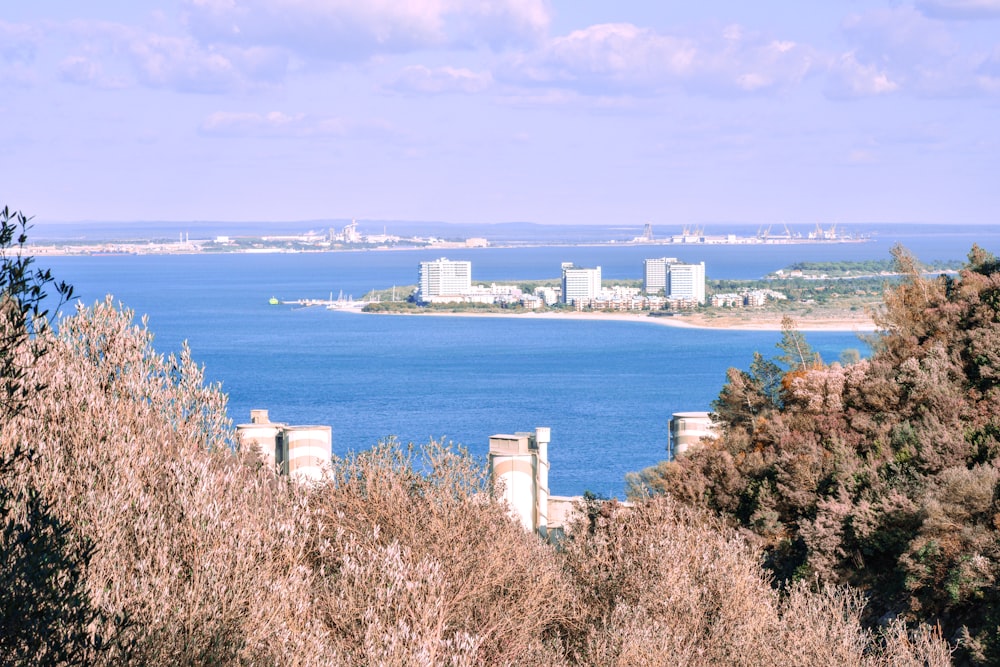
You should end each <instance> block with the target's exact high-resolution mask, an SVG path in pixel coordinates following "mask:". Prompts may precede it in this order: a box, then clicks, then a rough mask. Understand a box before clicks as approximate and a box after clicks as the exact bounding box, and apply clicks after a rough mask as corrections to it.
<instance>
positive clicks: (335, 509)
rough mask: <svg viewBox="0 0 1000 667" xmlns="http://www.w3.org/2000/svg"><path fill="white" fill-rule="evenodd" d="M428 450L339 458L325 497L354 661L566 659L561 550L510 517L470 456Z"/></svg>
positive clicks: (319, 514) (331, 604)
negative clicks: (561, 644)
mask: <svg viewBox="0 0 1000 667" xmlns="http://www.w3.org/2000/svg"><path fill="white" fill-rule="evenodd" d="M421 453H422V458H420V459H415V455H416V452H415V450H414V449H412V448H406V449H404V448H402V447H400V446H399V445H398V444H396V443H392V442H389V443H383V444H380V445H379V446H377V447H375V448H373V449H372V450H370V451H368V452H364V453H362V454H358V455H356V456H351V457H348V458H346V459H340V460H336V461H334V463H333V474H332V476H331V479H330V480H329V482H328V483H327V484H326V485H325V486H322V487H319V488H317V489H316V494H315V496H314V500H315V502H316V519H317V526H318V527H319V529H320V533H319V539H320V544H319V549H318V554H319V567H320V568H323V569H332V570H333V571H335V572H336V573H337V575H336V576H333V577H329V578H328V579H327V580H326V586H327V589H326V592H325V596H324V600H323V608H324V611H325V612H326V614H327V615H326V617H325V618H326V621H327V622H328V623H329V625H330V626H331V627H332V628H333V629H334V633H335V634H336V635H337V636H338V637H340V638H342V641H343V647H344V650H345V651H346V652H347V654H348V655H349V656H350V658H351V661H352V662H353V663H355V664H533V665H538V664H547V663H552V664H558V663H561V659H560V658H559V656H558V654H557V653H556V652H555V647H556V646H557V643H558V638H559V635H560V633H561V628H562V627H563V624H564V623H565V621H566V620H567V618H568V615H569V614H570V613H571V610H572V602H571V598H570V596H569V589H568V586H566V584H565V583H564V581H563V578H562V575H561V571H560V569H559V565H558V562H557V560H556V554H555V553H554V551H553V550H552V549H551V548H550V547H549V546H547V545H546V544H544V543H543V542H542V541H540V540H539V539H538V538H537V537H535V536H534V535H531V534H529V533H526V532H525V531H524V530H523V529H522V528H521V526H520V524H518V523H517V522H515V521H513V520H512V519H511V518H510V517H509V516H508V514H507V513H506V508H505V507H504V506H503V505H502V504H501V503H499V502H498V501H497V500H495V499H494V498H493V497H492V494H491V493H490V485H489V483H488V478H487V475H486V471H485V470H484V469H483V467H482V466H480V465H478V464H477V463H476V462H474V461H473V460H472V459H471V458H470V457H469V456H468V455H466V454H465V453H464V452H461V451H456V450H454V449H453V448H451V447H449V446H444V445H442V444H440V443H431V444H430V445H428V446H427V447H426V448H425V449H423V450H422V452H421ZM373 632H375V634H374V636H373ZM373 642H374V644H377V645H378V646H375V645H373ZM379 646H381V649H379ZM385 650H391V656H384V657H383V658H379V657H378V656H379V655H381V652H380V651H385ZM390 657H391V658H392V659H389V658H390Z"/></svg>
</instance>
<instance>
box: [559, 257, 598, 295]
mask: <svg viewBox="0 0 1000 667" xmlns="http://www.w3.org/2000/svg"><path fill="white" fill-rule="evenodd" d="M600 293H601V267H599V266H598V267H596V268H593V269H587V268H582V267H579V266H574V265H573V263H572V262H563V265H562V297H561V299H562V302H563V303H567V304H571V305H582V304H589V303H590V302H591V301H592V300H593V299H596V298H597V296H598V295H599V294H600Z"/></svg>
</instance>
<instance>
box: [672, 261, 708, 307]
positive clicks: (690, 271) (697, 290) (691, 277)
mask: <svg viewBox="0 0 1000 667" xmlns="http://www.w3.org/2000/svg"><path fill="white" fill-rule="evenodd" d="M667 283H668V284H667V296H668V297H670V299H671V300H674V299H679V300H689V301H696V302H698V303H705V262H701V263H699V264H680V263H677V264H671V265H670V273H669V275H668V280H667Z"/></svg>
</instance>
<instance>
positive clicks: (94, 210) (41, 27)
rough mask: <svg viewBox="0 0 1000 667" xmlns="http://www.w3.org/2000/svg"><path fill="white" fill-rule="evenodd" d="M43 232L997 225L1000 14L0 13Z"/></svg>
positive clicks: (208, 6)
mask: <svg viewBox="0 0 1000 667" xmlns="http://www.w3.org/2000/svg"><path fill="white" fill-rule="evenodd" d="M0 85H2V90H3V91H4V95H3V98H2V99H0V204H7V205H9V206H11V207H14V208H17V209H21V210H23V211H25V212H26V213H29V214H33V215H35V216H36V219H37V220H38V221H45V220H52V221H76V220H102V221H131V220H137V221H141V220H221V221H230V220H231V221H240V220H254V221H285V220H289V221H291V220H308V219H324V218H357V219H359V220H365V219H399V220H434V221H445V222H464V223H468V222H503V221H531V222H539V223H551V224H561V223H576V224H580V223H593V224H611V225H618V224H626V225H639V224H642V223H644V222H651V223H653V224H654V226H662V227H676V226H678V225H684V224H698V225H706V224H707V225H711V224H712V223H721V222H750V223H761V224H765V223H777V224H780V223H783V222H786V223H789V224H797V223H805V224H808V225H810V226H812V225H814V224H816V223H823V224H830V223H843V222H938V223H949V222H955V223H984V224H985V223H996V222H997V221H998V215H997V212H998V211H1000V0H915V1H911V2H904V1H893V2H875V1H864V0H833V1H830V0H824V1H822V2H821V1H818V0H806V1H804V2H803V1H799V2H792V1H791V0H788V1H778V0H758V1H757V2H746V1H745V0H739V1H736V0H732V1H722V0H706V1H705V2H699V3H694V2H684V3H681V2H666V1H663V0H660V1H656V2H653V1H645V2H622V3H613V2H608V1H607V0H600V1H598V0H552V1H551V2H546V1H545V0H364V1H359V0H178V1H174V2H167V1H156V0H151V1H148V2H125V1H123V0H116V1H112V0H103V1H102V0H90V1H89V2H86V3H81V2H76V1H72V2H71V1H69V0H63V1H55V0H53V1H45V0H42V1H40V2H20V3H4V7H3V9H0Z"/></svg>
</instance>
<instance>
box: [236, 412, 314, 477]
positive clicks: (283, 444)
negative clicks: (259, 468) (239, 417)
mask: <svg viewBox="0 0 1000 667" xmlns="http://www.w3.org/2000/svg"><path fill="white" fill-rule="evenodd" d="M236 433H237V435H238V436H239V437H240V439H241V440H242V441H243V442H244V443H245V444H246V445H248V446H253V447H256V448H257V449H258V450H259V451H260V454H261V457H262V458H263V459H264V461H265V463H266V464H267V465H269V466H271V468H272V469H274V470H277V471H278V472H280V473H281V474H284V475H291V476H292V477H295V478H297V479H299V480H317V479H319V478H321V477H322V476H323V469H324V468H329V466H330V456H331V453H332V451H331V450H332V444H333V432H332V430H331V429H330V427H329V426H289V425H288V424H283V423H279V422H272V421H270V420H269V419H268V415H267V410H251V411H250V423H249V424H240V425H239V426H237V427H236Z"/></svg>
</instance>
